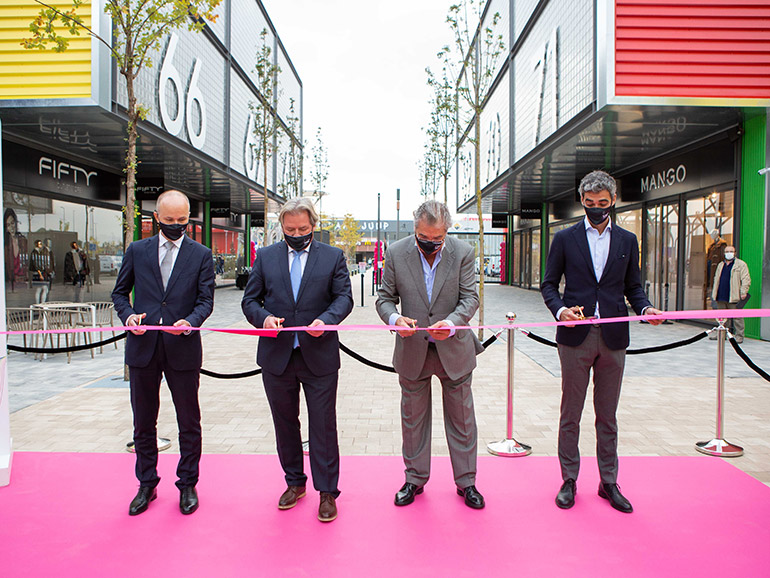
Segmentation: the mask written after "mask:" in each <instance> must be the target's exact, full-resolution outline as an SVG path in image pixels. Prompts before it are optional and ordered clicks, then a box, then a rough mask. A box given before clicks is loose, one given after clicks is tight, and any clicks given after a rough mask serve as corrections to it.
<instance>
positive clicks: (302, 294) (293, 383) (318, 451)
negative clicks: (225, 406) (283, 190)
mask: <svg viewBox="0 0 770 578" xmlns="http://www.w3.org/2000/svg"><path fill="white" fill-rule="evenodd" d="M279 220H280V222H281V228H282V229H283V236H284V240H285V242H281V243H276V244H274V245H271V246H269V247H264V248H262V249H260V250H259V251H258V252H257V256H256V259H255V261H254V266H253V268H252V270H251V274H250V275H249V281H248V284H247V285H246V290H245V292H244V295H243V301H242V302H241V308H242V309H243V313H244V315H246V319H248V320H249V323H251V324H252V325H253V326H254V327H258V328H265V329H280V328H281V327H284V326H285V327H299V326H310V327H318V326H323V325H337V324H339V323H340V322H341V321H342V320H343V319H345V317H347V316H348V314H349V313H350V311H351V310H352V309H353V294H352V291H351V287H350V276H349V273H348V268H347V264H346V262H345V256H344V254H343V252H342V251H341V250H340V249H337V248H335V247H330V246H329V245H324V244H323V243H319V242H317V241H313V229H314V228H315V225H316V223H317V222H318V215H317V214H316V212H315V209H314V208H313V204H312V203H311V202H310V201H309V200H308V199H304V198H301V199H291V200H289V201H288V202H287V203H286V204H285V205H284V206H283V208H282V210H281V213H280V215H279ZM257 364H259V366H260V367H262V382H263V383H264V386H265V393H266V394H267V400H268V402H269V403H270V410H271V411H272V414H273V423H274V425H275V437H276V443H277V446H278V458H279V459H280V461H281V466H282V467H283V471H284V473H285V479H286V485H287V488H286V491H285V492H284V493H283V494H282V495H281V497H280V499H279V500H278V508H279V509H281V510H288V509H290V508H293V507H294V506H296V505H297V500H299V499H300V498H302V497H303V496H305V484H306V481H307V476H306V475H305V473H304V468H303V466H304V458H303V455H302V438H301V436H300V424H299V390H300V384H302V388H303V389H304V391H305V400H306V402H307V410H308V425H309V431H310V470H311V472H312V474H313V487H315V489H316V490H317V491H318V492H320V503H319V506H318V519H319V520H321V521H322V522H331V521H332V520H334V519H335V518H336V517H337V505H336V498H337V497H338V496H339V494H340V492H339V489H338V488H337V482H338V479H339V462H340V458H339V446H338V444H337V409H336V404H337V378H338V370H339V368H340V352H339V339H338V338H337V332H335V331H332V332H324V331H323V329H318V330H309V331H307V332H305V331H300V332H279V333H278V335H277V337H260V339H259V346H258V348H257Z"/></svg>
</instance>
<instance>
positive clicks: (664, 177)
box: [641, 165, 687, 194]
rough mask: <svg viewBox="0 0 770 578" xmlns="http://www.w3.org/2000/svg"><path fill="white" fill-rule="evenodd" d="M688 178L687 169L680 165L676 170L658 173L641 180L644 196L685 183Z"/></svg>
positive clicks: (671, 169)
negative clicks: (656, 190)
mask: <svg viewBox="0 0 770 578" xmlns="http://www.w3.org/2000/svg"><path fill="white" fill-rule="evenodd" d="M686 178H687V167H685V166H684V165H679V166H678V167H676V168H673V167H672V168H670V169H668V170H665V171H658V172H657V173H653V174H651V175H647V176H644V177H642V178H641V191H642V194H644V193H648V192H650V191H652V190H655V189H662V188H664V187H670V186H673V185H674V184H676V183H683V182H684V180H685V179H686Z"/></svg>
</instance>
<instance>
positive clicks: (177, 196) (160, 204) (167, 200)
mask: <svg viewBox="0 0 770 578" xmlns="http://www.w3.org/2000/svg"><path fill="white" fill-rule="evenodd" d="M181 207H184V208H185V209H186V210H187V214H188V215H189V214H190V200H189V199H188V198H187V195H185V194H184V193H183V192H181V191H177V190H174V189H171V190H169V191H164V192H163V193H161V194H160V196H159V197H158V200H157V202H156V203H155V212H156V213H158V214H160V215H162V214H163V213H164V211H166V210H167V209H168V210H176V209H177V208H181Z"/></svg>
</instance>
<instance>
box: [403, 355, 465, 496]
mask: <svg viewBox="0 0 770 578" xmlns="http://www.w3.org/2000/svg"><path fill="white" fill-rule="evenodd" d="M433 375H435V376H436V377H438V378H439V381H441V394H442V398H443V405H444V428H445V430H446V438H447V444H448V445H449V457H450V459H451V461H452V472H453V473H454V480H455V484H456V485H457V487H458V488H466V487H468V486H472V485H474V484H475V483H476V452H477V445H478V435H477V430H476V415H475V414H474V411H473V394H472V393H471V378H472V376H473V373H469V374H468V375H465V376H463V377H461V378H460V379H457V380H452V379H450V378H449V377H448V376H447V374H446V372H445V371H444V368H443V367H442V365H441V361H440V360H439V357H438V353H437V352H436V349H435V347H434V346H429V347H428V354H427V355H426V357H425V365H424V366H423V368H422V372H421V373H420V376H419V377H418V378H417V379H416V380H415V381H412V380H409V379H406V378H404V377H402V376H399V383H400V384H401V436H402V440H403V445H402V452H403V456H404V465H405V466H406V470H405V472H406V481H407V482H409V483H410V484H414V485H416V486H424V485H425V483H426V482H427V481H428V478H429V477H430V440H431V432H432V421H433V419H432V416H431V403H432V402H431V385H430V384H431V377H432V376H433Z"/></svg>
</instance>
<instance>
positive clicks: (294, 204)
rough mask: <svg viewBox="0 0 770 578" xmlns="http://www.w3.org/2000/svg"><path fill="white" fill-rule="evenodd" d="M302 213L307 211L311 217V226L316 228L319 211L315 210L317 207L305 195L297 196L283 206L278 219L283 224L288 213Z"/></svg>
mask: <svg viewBox="0 0 770 578" xmlns="http://www.w3.org/2000/svg"><path fill="white" fill-rule="evenodd" d="M300 213H307V216H308V217H309V218H310V226H311V227H313V228H315V226H316V224H317V223H318V213H316V212H315V207H314V206H313V202H312V201H311V200H310V199H306V198H305V197H296V198H294V199H289V200H288V201H286V202H285V203H284V204H283V207H281V212H280V213H279V214H278V220H279V221H280V222H281V225H283V218H284V216H286V215H298V214H300Z"/></svg>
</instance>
